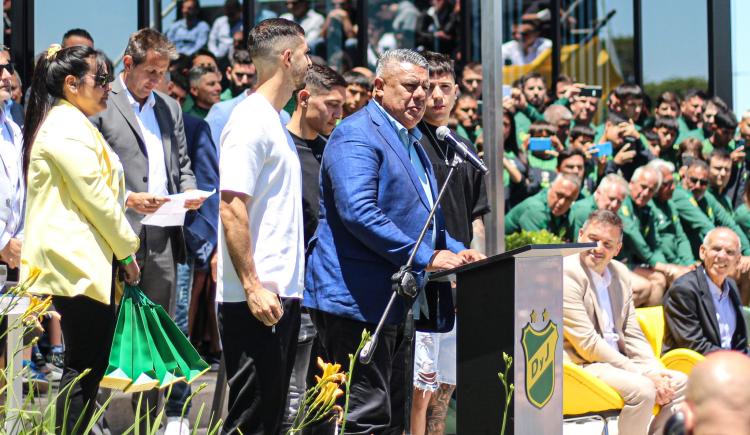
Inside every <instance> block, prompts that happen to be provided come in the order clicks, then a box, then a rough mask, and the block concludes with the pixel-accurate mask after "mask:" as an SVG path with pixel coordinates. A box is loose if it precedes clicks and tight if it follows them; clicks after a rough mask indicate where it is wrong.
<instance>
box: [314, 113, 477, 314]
mask: <svg viewBox="0 0 750 435" xmlns="http://www.w3.org/2000/svg"><path fill="white" fill-rule="evenodd" d="M416 146H417V152H418V154H419V156H420V158H421V160H422V165H423V166H424V168H425V170H426V171H427V174H428V176H429V179H430V184H431V190H432V192H433V197H436V196H437V192H438V190H437V189H438V188H437V186H436V184H435V178H434V176H433V174H432V166H431V164H430V161H429V159H428V158H427V155H426V154H425V152H424V150H423V149H422V147H421V145H419V144H418V143H417V145H416ZM320 186H321V187H320V189H321V193H320V222H319V224H318V229H317V231H316V234H315V236H314V237H313V239H312V240H311V241H310V244H309V246H308V254H309V257H308V261H307V270H306V274H305V296H304V305H305V306H307V307H310V308H314V309H318V310H321V311H325V312H327V313H331V314H335V315H338V316H342V317H347V318H351V319H355V320H359V321H364V322H369V323H375V322H377V321H378V320H379V319H380V316H381V315H382V313H383V311H384V310H385V306H386V304H387V302H388V299H389V298H390V296H391V281H390V278H391V275H392V274H393V273H395V272H397V271H398V269H399V267H400V266H402V265H404V264H405V263H406V261H407V259H408V258H409V253H410V252H411V250H412V248H413V247H414V245H415V243H416V239H417V237H419V232H420V230H421V229H422V225H423V224H424V222H425V221H426V220H427V216H428V215H429V212H430V202H429V201H428V199H427V196H426V195H425V192H424V189H423V188H422V185H421V184H420V181H419V179H418V178H417V175H416V172H415V170H414V168H413V166H412V164H411V161H410V160H409V154H408V153H407V151H406V148H405V147H404V145H403V144H402V143H401V141H400V140H399V138H398V135H397V134H396V132H395V130H394V129H393V127H392V126H391V124H390V123H389V122H388V120H387V119H386V118H385V117H384V115H383V114H382V113H381V112H380V110H379V109H378V108H377V107H376V106H375V103H374V102H372V101H371V102H370V103H369V104H368V105H367V106H366V107H365V109H364V110H360V111H359V112H357V113H355V114H354V115H352V116H350V117H349V118H347V119H345V120H344V121H343V122H342V123H341V124H339V126H338V127H336V129H335V130H334V132H333V135H331V137H330V139H329V141H328V144H327V145H326V148H325V151H324V152H323V160H322V162H321V172H320ZM435 224H436V225H435V226H436V227H437V228H431V229H430V230H429V231H428V232H427V235H426V236H425V239H424V241H423V242H422V244H421V245H420V247H419V249H418V250H417V255H416V257H415V260H414V271H415V272H417V273H421V272H423V271H424V268H425V267H426V266H427V264H428V262H429V261H430V258H431V257H432V254H433V252H434V249H433V247H432V241H433V240H434V241H435V245H434V246H435V249H446V247H447V248H448V249H450V250H452V251H454V252H458V251H460V250H462V249H465V248H464V246H463V245H462V244H461V243H459V242H457V241H456V240H453V239H452V238H451V237H450V236H448V235H447V233H446V232H445V229H444V225H443V221H442V217H441V215H440V214H438V215H437V219H436V220H435ZM433 231H436V233H435V234H436V235H435V237H434V238H433ZM405 308H406V304H405V303H404V301H403V300H402V299H400V298H399V301H398V302H397V303H396V304H395V305H394V307H393V309H392V310H391V314H390V316H389V318H388V323H399V322H401V321H403V320H404V314H405ZM450 309H452V307H450Z"/></svg>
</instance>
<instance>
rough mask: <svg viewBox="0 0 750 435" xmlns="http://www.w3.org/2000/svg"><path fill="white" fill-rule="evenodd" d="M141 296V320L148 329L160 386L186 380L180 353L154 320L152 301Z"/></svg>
mask: <svg viewBox="0 0 750 435" xmlns="http://www.w3.org/2000/svg"><path fill="white" fill-rule="evenodd" d="M141 296H142V297H141V304H142V305H141V306H140V307H141V309H140V310H139V321H141V323H142V325H143V328H144V329H145V330H147V331H148V335H147V337H148V343H149V348H150V349H151V356H152V360H153V366H154V370H155V371H156V377H157V378H158V379H159V388H166V387H169V386H170V385H172V384H174V383H176V382H180V381H184V380H185V377H184V376H182V371H181V370H180V367H179V365H178V363H177V357H179V355H178V354H177V352H176V351H175V350H174V347H173V346H172V344H171V343H170V342H169V340H167V338H166V337H165V336H164V334H163V332H162V331H161V330H160V329H159V325H158V324H157V323H156V322H155V320H154V316H153V315H152V312H151V305H150V304H149V302H150V301H148V299H147V298H146V297H145V296H144V295H141Z"/></svg>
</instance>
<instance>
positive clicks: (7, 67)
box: [0, 63, 15, 74]
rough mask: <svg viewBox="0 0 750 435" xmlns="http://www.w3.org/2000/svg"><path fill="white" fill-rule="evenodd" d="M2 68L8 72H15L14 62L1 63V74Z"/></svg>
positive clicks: (0, 72)
mask: <svg viewBox="0 0 750 435" xmlns="http://www.w3.org/2000/svg"><path fill="white" fill-rule="evenodd" d="M2 70H6V71H8V74H13V72H14V71H15V68H14V67H13V64H12V63H0V74H2Z"/></svg>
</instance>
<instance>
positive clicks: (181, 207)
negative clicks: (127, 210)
mask: <svg viewBox="0 0 750 435" xmlns="http://www.w3.org/2000/svg"><path fill="white" fill-rule="evenodd" d="M215 193H216V189H214V190H212V191H210V192H207V191H205V190H191V191H189V192H183V193H178V194H175V195H169V196H167V198H169V201H167V202H165V203H164V204H163V205H162V206H161V207H159V209H158V210H156V212H154V213H152V214H149V215H146V217H144V218H143V219H142V220H141V223H142V224H143V225H151V226H155V227H175V226H176V227H179V226H182V225H184V224H185V213H187V211H188V209H186V208H185V201H186V200H190V199H199V198H208V197H209V196H211V195H213V194H215Z"/></svg>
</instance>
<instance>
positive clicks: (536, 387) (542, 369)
mask: <svg viewBox="0 0 750 435" xmlns="http://www.w3.org/2000/svg"><path fill="white" fill-rule="evenodd" d="M530 317H531V322H529V323H527V324H526V326H524V327H523V333H522V336H521V344H522V345H523V353H524V356H525V357H526V397H528V399H529V402H531V403H532V404H533V405H534V406H536V407H537V408H539V409H541V408H544V406H545V405H546V404H547V402H549V399H551V398H552V394H553V393H554V392H555V353H556V352H555V351H556V349H557V339H558V338H559V335H558V331H557V325H556V324H555V323H553V322H552V321H551V320H550V319H549V312H547V310H546V309H545V310H544V312H543V313H542V321H543V322H546V324H545V325H544V327H543V328H542V329H540V330H537V329H534V327H533V326H532V324H533V323H536V322H537V320H538V319H537V317H538V315H537V313H536V312H535V311H532V312H531V316H530Z"/></svg>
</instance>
